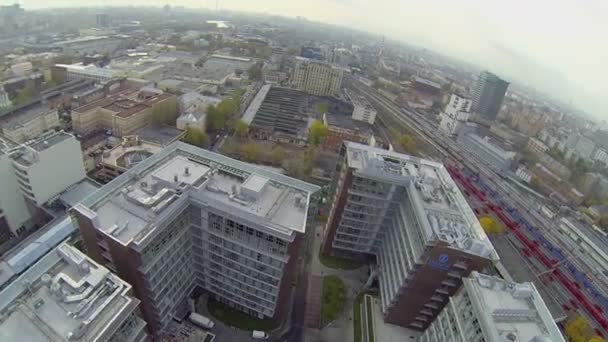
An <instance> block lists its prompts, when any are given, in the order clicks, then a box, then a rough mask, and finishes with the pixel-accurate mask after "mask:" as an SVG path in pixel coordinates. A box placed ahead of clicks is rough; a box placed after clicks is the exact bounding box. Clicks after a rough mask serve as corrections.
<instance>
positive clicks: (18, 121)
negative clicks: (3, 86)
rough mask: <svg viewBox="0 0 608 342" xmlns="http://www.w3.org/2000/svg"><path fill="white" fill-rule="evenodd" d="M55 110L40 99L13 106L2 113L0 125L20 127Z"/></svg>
mask: <svg viewBox="0 0 608 342" xmlns="http://www.w3.org/2000/svg"><path fill="white" fill-rule="evenodd" d="M53 112H57V111H56V110H55V109H51V108H49V106H48V105H47V104H44V103H42V102H41V101H40V99H37V100H34V101H33V102H31V103H29V104H26V105H23V106H20V107H16V108H11V109H9V110H8V111H6V112H4V113H0V127H5V128H15V127H19V126H22V125H23V124H25V123H26V122H29V121H31V120H33V119H35V118H37V117H39V116H42V115H46V114H49V113H53Z"/></svg>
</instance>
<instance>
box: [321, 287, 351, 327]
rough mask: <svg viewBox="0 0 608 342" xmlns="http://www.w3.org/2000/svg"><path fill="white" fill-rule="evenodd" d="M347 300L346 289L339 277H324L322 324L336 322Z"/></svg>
mask: <svg viewBox="0 0 608 342" xmlns="http://www.w3.org/2000/svg"><path fill="white" fill-rule="evenodd" d="M345 299H346V287H345V286H344V282H342V279H340V278H339V277H337V276H326V277H323V297H322V303H321V322H322V324H323V325H326V324H328V323H330V322H332V321H333V320H335V319H336V318H337V317H338V315H339V314H340V312H341V311H342V308H343V307H344V300H345Z"/></svg>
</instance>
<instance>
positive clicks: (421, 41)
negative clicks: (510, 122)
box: [6, 0, 608, 120]
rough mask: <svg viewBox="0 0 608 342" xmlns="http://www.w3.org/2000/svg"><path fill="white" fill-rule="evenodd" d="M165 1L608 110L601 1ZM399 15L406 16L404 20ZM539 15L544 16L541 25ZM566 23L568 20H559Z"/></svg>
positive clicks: (598, 111)
mask: <svg viewBox="0 0 608 342" xmlns="http://www.w3.org/2000/svg"><path fill="white" fill-rule="evenodd" d="M315 1H316V2H315ZM6 3H9V2H6ZM130 4H131V5H132V6H144V5H147V6H149V5H157V6H163V5H165V4H166V3H164V2H158V3H151V2H149V1H140V0H134V1H132V2H130ZM21 5H22V6H23V7H25V8H42V7H49V6H50V7H70V6H75V4H74V2H73V1H64V0H55V1H49V2H41V1H37V0H36V1H32V0H30V1H21ZM78 5H79V6H95V5H100V6H122V5H124V3H122V2H118V1H114V0H105V1H101V2H98V1H81V2H79V3H78ZM170 5H173V6H187V7H198V8H201V7H202V8H209V9H215V8H216V5H217V6H218V8H220V9H225V10H238V11H251V12H257V13H268V14H270V13H271V14H278V15H286V16H291V17H295V16H301V17H305V18H307V19H309V20H316V21H321V22H326V23H331V24H336V25H343V26H347V27H351V28H356V29H363V30H366V31H369V32H371V33H375V34H383V35H386V36H387V37H389V38H391V39H395V40H398V41H401V42H406V43H410V44H414V45H418V46H420V47H423V48H428V49H432V50H434V51H437V52H440V53H445V54H448V55H450V56H453V57H456V58H459V59H461V60H465V61H467V62H471V63H473V64H476V65H478V66H479V67H481V68H487V69H490V70H492V71H493V72H495V73H496V74H498V75H499V76H501V77H503V78H505V79H506V80H507V81H510V82H512V81H518V82H519V83H521V84H523V85H527V86H531V87H533V88H536V89H538V90H539V91H541V92H544V93H547V94H549V95H551V96H552V97H553V98H556V99H559V100H560V102H562V103H568V104H572V105H574V106H575V107H577V108H579V109H581V110H583V111H585V112H587V113H588V114H590V115H591V116H592V117H594V118H597V119H600V120H605V119H608V114H604V113H607V112H608V103H606V102H605V101H603V100H602V94H604V93H606V92H607V91H608V85H606V84H605V83H604V82H602V77H601V75H602V73H599V72H597V71H596V70H598V69H597V68H598V67H599V66H600V63H601V62H602V60H605V59H606V57H608V48H605V47H602V46H600V45H598V44H596V42H598V41H601V36H602V33H603V32H606V31H607V30H608V27H607V25H608V24H607V23H608V20H606V19H608V18H604V20H602V13H608V8H606V7H607V6H608V5H607V4H605V3H601V2H600V1H591V2H586V3H584V4H575V3H571V2H568V1H562V2H557V3H555V2H551V3H549V2H548V1H538V2H534V3H532V4H530V3H523V2H522V3H521V6H518V5H517V4H512V3H509V4H501V3H499V2H479V1H477V0H467V1H464V2H462V1H461V2H458V4H453V3H450V2H445V1H440V0H437V1H431V2H425V3H416V2H403V1H401V2H399V1H396V0H383V1H382V2H381V3H380V4H379V3H378V2H374V3H373V4H369V3H365V2H363V1H359V0H353V1H349V0H333V1H330V2H320V1H317V0H314V1H312V2H306V3H302V4H298V3H291V4H289V6H285V5H284V4H283V3H281V2H278V1H276V0H263V1H257V2H255V4H252V3H249V2H247V1H242V0H231V1H219V2H217V4H216V2H215V1H209V0H208V1H204V2H197V1H190V0H181V1H174V2H172V3H170ZM524 5H525V7H522V6H524ZM321 8H322V9H323V10H322V11H321V10H319V9H321ZM521 8H525V11H523V10H521ZM395 9H398V10H395ZM370 14H371V15H370ZM403 14H405V18H406V19H407V20H403V18H404V15H403ZM463 18H466V19H467V20H463ZM539 18H543V19H542V25H540V23H541V20H539ZM566 22H567V23H568V25H564V23H566ZM514 23H517V25H513V24H514ZM602 28H603V29H602ZM581 56H584V57H585V58H584V60H583V59H582V58H581Z"/></svg>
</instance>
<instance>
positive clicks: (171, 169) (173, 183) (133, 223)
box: [74, 142, 319, 245]
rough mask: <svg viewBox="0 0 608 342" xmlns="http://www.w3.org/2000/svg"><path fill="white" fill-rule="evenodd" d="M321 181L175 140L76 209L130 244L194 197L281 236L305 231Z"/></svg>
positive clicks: (102, 229)
mask: <svg viewBox="0 0 608 342" xmlns="http://www.w3.org/2000/svg"><path fill="white" fill-rule="evenodd" d="M318 189H319V187H318V186H316V185H312V184H308V183H306V182H303V181H300V180H297V179H294V178H290V177H287V176H284V175H282V174H278V173H274V172H272V171H269V170H267V169H264V168H261V167H257V166H254V165H251V164H248V163H244V162H241V161H238V160H234V159H231V158H228V157H225V156H223V155H220V154H217V153H213V152H210V151H207V150H204V149H200V148H197V147H194V146H192V145H188V144H185V143H182V142H175V143H173V144H171V145H169V146H168V147H166V148H164V149H163V150H162V151H160V152H159V153H157V154H155V155H153V156H150V157H149V158H147V159H145V160H143V161H141V162H140V163H139V164H137V166H135V167H133V168H132V169H129V170H128V171H127V172H125V173H124V174H122V175H121V176H119V177H117V178H115V179H114V180H113V181H112V182H110V183H108V184H107V185H105V186H104V187H102V188H101V189H100V190H99V191H98V192H97V193H95V194H93V195H91V196H90V197H88V198H87V199H85V200H84V201H83V202H81V203H80V204H79V205H77V206H75V207H74V208H75V210H78V211H80V212H81V213H82V214H83V215H86V216H88V217H90V218H92V219H93V221H94V222H96V224H97V227H96V228H97V229H99V230H101V231H103V232H105V233H106V234H108V235H109V236H111V237H112V238H114V239H116V240H117V241H119V242H121V243H123V244H125V245H127V244H129V243H131V242H134V243H136V244H139V243H142V242H143V241H144V240H145V238H146V236H148V234H149V233H151V232H152V231H153V230H154V229H155V228H156V227H157V225H158V224H159V223H160V222H161V218H163V217H164V216H166V215H167V214H168V213H170V212H173V211H177V210H181V209H182V208H183V207H184V206H186V205H188V204H189V203H190V202H195V203H197V204H198V205H200V206H209V207H213V208H216V209H219V210H222V211H225V212H226V213H227V214H229V215H236V216H238V217H240V218H242V219H246V220H250V221H252V222H254V223H256V224H259V225H262V226H263V227H266V229H268V232H269V233H270V234H276V235H279V236H282V237H285V236H291V235H292V233H293V232H298V233H304V230H305V226H306V221H307V215H308V207H309V203H310V200H311V199H310V198H311V196H312V195H313V194H314V193H315V192H316V191H318Z"/></svg>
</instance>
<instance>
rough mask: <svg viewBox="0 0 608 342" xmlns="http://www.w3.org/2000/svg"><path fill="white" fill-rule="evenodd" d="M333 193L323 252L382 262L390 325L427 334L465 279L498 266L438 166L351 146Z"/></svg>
mask: <svg viewBox="0 0 608 342" xmlns="http://www.w3.org/2000/svg"><path fill="white" fill-rule="evenodd" d="M331 194H332V195H330V196H333V198H331V201H332V203H333V205H332V208H331V211H330V215H329V220H328V221H327V225H326V229H325V242H324V246H323V252H324V253H326V254H334V255H342V256H348V257H364V255H365V254H367V255H374V256H375V258H374V259H375V261H376V263H377V267H375V272H373V273H375V274H377V276H378V280H379V281H378V283H379V285H378V287H379V289H380V304H381V310H382V314H383V317H384V320H385V321H386V322H388V323H391V324H397V325H400V326H403V327H406V328H409V329H413V330H417V331H424V329H425V328H426V327H427V326H428V324H430V322H432V320H433V318H434V317H435V315H437V314H438V313H439V312H440V310H441V309H442V308H443V306H444V305H446V303H447V302H448V299H449V296H450V295H452V294H453V293H455V292H456V290H457V289H458V288H459V287H460V283H461V280H460V279H461V277H466V276H468V274H469V273H470V272H471V271H472V270H481V269H483V268H485V267H488V266H490V265H492V263H493V262H495V261H496V260H498V255H497V254H496V251H495V250H494V247H493V246H492V243H491V242H490V240H489V239H488V237H487V236H486V234H485V233H484V231H483V229H482V228H481V226H480V225H479V222H478V220H477V218H476V217H475V214H474V213H473V211H472V210H471V208H470V207H469V205H468V203H467V202H466V200H465V199H464V197H463V195H462V194H461V192H460V191H459V190H458V187H457V186H456V184H455V183H454V181H453V180H452V178H451V177H450V175H449V173H448V171H447V170H446V168H445V167H444V166H443V165H441V164H439V163H436V162H433V161H429V160H424V159H420V158H415V157H411V156H407V155H404V154H400V153H396V152H392V151H386V150H383V149H379V148H374V147H370V146H367V145H362V144H356V143H352V142H347V143H345V145H344V146H343V148H342V151H341V153H340V159H339V161H338V166H337V170H336V176H335V178H334V183H333V184H332V190H331Z"/></svg>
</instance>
